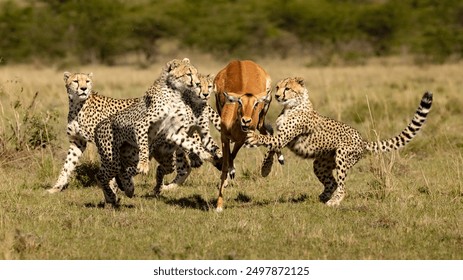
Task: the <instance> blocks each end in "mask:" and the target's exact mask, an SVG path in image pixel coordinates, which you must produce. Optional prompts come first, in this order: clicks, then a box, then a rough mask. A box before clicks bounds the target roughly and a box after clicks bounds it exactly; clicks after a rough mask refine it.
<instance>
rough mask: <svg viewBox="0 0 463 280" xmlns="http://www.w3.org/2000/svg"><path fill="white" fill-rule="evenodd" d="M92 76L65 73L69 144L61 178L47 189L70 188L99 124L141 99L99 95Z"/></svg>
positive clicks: (52, 191)
mask: <svg viewBox="0 0 463 280" xmlns="http://www.w3.org/2000/svg"><path fill="white" fill-rule="evenodd" d="M92 77H93V74H92V73H89V74H86V73H70V72H64V83H65V86H66V92H67V95H68V100H69V113H68V125H67V131H66V132H67V135H68V138H69V143H70V145H69V150H68V153H67V157H66V160H65V162H64V166H63V168H62V169H61V172H60V175H59V177H58V180H57V182H56V183H55V185H54V186H53V187H52V188H50V189H48V192H49V193H56V192H60V191H62V190H64V189H65V188H66V187H67V185H68V183H69V178H70V176H71V174H72V172H73V171H74V169H75V167H76V165H77V164H78V163H79V159H80V157H81V155H82V154H83V153H84V151H85V150H86V148H87V143H89V142H90V143H92V142H93V137H94V131H95V127H96V125H97V124H98V123H99V122H101V121H102V120H103V119H106V118H108V117H109V116H111V115H112V114H114V113H115V112H118V111H121V110H123V109H124V108H127V107H128V106H130V105H131V104H133V103H136V102H138V101H139V99H138V98H132V99H115V98H111V97H107V96H103V95H99V94H97V93H96V92H94V91H92V87H93V82H92Z"/></svg>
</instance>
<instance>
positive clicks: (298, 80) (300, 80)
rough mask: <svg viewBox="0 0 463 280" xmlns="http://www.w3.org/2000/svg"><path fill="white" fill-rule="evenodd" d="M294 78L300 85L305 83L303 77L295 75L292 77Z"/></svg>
mask: <svg viewBox="0 0 463 280" xmlns="http://www.w3.org/2000/svg"><path fill="white" fill-rule="evenodd" d="M294 79H295V80H296V82H297V83H298V84H300V85H301V86H305V84H304V79H303V78H301V77H296V78H294Z"/></svg>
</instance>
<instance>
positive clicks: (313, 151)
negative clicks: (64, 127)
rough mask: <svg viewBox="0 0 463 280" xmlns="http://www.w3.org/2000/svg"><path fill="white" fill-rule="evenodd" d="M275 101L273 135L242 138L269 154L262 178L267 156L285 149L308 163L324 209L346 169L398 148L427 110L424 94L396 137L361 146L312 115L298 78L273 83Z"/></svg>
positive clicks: (348, 130) (338, 191)
mask: <svg viewBox="0 0 463 280" xmlns="http://www.w3.org/2000/svg"><path fill="white" fill-rule="evenodd" d="M275 99H276V100H277V101H278V102H279V103H280V104H282V105H283V110H282V112H281V114H280V115H279V117H278V118H277V120H276V131H277V132H276V134H275V136H271V135H258V134H255V133H253V132H250V133H248V135H247V142H248V143H250V144H254V145H265V146H266V147H267V148H268V149H269V151H268V152H267V155H266V158H265V159H264V163H263V166H262V173H265V174H268V172H269V170H266V169H269V168H271V164H269V162H271V161H272V160H271V157H273V153H274V152H275V151H279V150H281V149H282V148H284V147H286V146H287V147H288V148H289V149H290V150H291V151H292V152H294V153H295V154H296V155H298V156H300V157H302V158H310V159H314V162H313V169H314V173H315V175H316V176H317V178H318V179H319V181H320V182H321V183H322V184H323V185H324V191H323V192H322V193H321V194H320V195H319V199H320V201H321V202H323V203H326V205H328V206H337V205H339V204H340V202H341V201H342V200H343V198H344V196H345V194H346V191H345V187H344V182H345V179H346V174H347V171H348V170H349V169H350V168H351V167H353V166H354V165H355V164H356V163H357V162H358V161H359V160H360V159H361V158H362V157H363V156H364V155H365V154H366V153H367V152H374V153H380V152H388V151H391V150H397V149H399V148H402V147H404V146H405V145H406V144H407V143H409V142H410V141H411V140H412V139H413V138H414V137H415V136H416V134H417V133H418V132H419V130H420V129H421V127H422V126H423V124H424V122H425V121H426V117H427V115H428V113H429V111H430V109H431V105H432V93H430V92H426V93H424V95H423V97H422V99H421V102H420V105H419V107H418V109H417V111H416V113H415V115H414V116H413V119H412V121H411V123H410V124H409V125H408V126H407V127H406V128H405V129H404V130H403V131H402V132H401V133H400V134H399V135H397V136H395V137H392V138H389V139H387V140H381V141H367V140H364V139H363V138H362V136H361V135H360V133H359V132H358V131H357V130H356V129H354V128H352V127H350V126H349V125H347V124H344V123H341V122H339V121H336V120H333V119H330V118H328V117H325V116H322V115H320V114H319V113H318V112H316V111H315V110H314V109H313V107H312V103H311V102H310V100H309V94H308V90H307V88H306V87H305V84H304V80H303V79H302V78H299V77H295V78H286V79H283V80H281V81H280V82H278V83H277V85H276V92H275ZM269 157H270V159H269ZM334 170H335V171H336V172H335V174H336V175H334V174H333V171H334Z"/></svg>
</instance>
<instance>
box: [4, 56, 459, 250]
mask: <svg viewBox="0 0 463 280" xmlns="http://www.w3.org/2000/svg"><path fill="white" fill-rule="evenodd" d="M190 58H191V59H192V62H193V63H194V64H195V65H196V66H197V67H198V69H199V70H200V71H201V72H204V73H216V72H217V71H218V70H220V69H221V68H222V67H223V66H224V65H225V63H219V62H213V61H212V60H210V59H208V58H207V57H206V58H205V57H190ZM258 62H259V63H260V64H261V65H262V66H264V68H265V69H267V71H268V72H269V73H270V75H271V76H272V78H273V80H274V82H276V81H278V80H279V79H281V78H284V77H288V76H301V77H303V78H305V80H306V84H307V85H308V87H309V89H310V92H311V99H312V102H313V104H314V107H315V108H316V109H317V110H318V111H319V112H321V113H322V114H325V115H328V116H331V117H333V118H336V119H339V120H342V121H344V122H347V123H349V124H351V125H352V126H354V127H355V128H357V129H359V130H360V131H361V132H362V134H363V135H364V136H365V137H367V138H369V139H375V137H377V135H379V137H381V138H386V137H390V136H393V135H395V134H396V133H398V132H400V131H401V130H402V129H403V128H404V127H405V126H406V125H407V124H408V122H409V121H410V120H411V117H412V116H413V113H414V112H415V109H416V108H417V106H418V104H419V100H420V98H421V96H422V94H423V92H424V91H425V90H430V91H432V92H434V104H433V108H432V110H431V113H430V114H429V118H428V121H427V123H426V124H425V126H424V129H423V131H422V132H420V134H419V135H418V136H417V138H416V139H414V140H413V141H412V142H411V143H410V144H409V145H408V146H407V147H406V148H405V149H403V150H401V151H400V152H396V153H391V154H386V155H381V156H377V155H369V156H367V157H366V158H365V159H363V160H361V161H360V162H359V163H358V164H357V165H356V166H355V167H354V168H353V169H352V170H351V171H350V173H349V176H348V179H347V184H346V186H347V191H348V195H347V197H346V198H345V200H344V201H343V202H342V204H341V206H340V207H337V208H329V207H326V206H325V205H323V204H321V203H320V202H318V194H319V193H321V191H322V186H321V184H320V183H319V182H318V181H317V179H316V178H315V176H314V174H313V171H312V162H311V161H309V160H303V159H299V158H296V157H295V156H294V155H292V154H291V153H290V152H289V151H287V150H285V156H286V164H285V165H284V166H279V165H278V164H276V165H275V166H274V169H273V171H272V173H271V174H270V175H269V176H268V177H267V178H262V177H261V176H260V175H259V166H260V163H261V160H262V158H263V154H264V152H265V150H264V149H263V148H262V149H261V148H259V149H243V150H242V151H241V152H240V154H239V155H238V158H237V161H236V165H237V178H236V179H235V181H234V183H233V184H232V185H231V186H229V187H227V189H226V192H225V198H226V201H225V210H224V212H223V213H220V214H218V213H216V212H215V211H213V209H214V203H215V199H216V195H217V185H218V183H219V172H218V171H217V170H215V169H214V168H213V167H212V166H211V165H210V164H205V165H204V166H203V167H201V168H199V169H196V170H194V171H193V173H192V174H191V176H190V177H189V179H188V180H187V182H186V184H185V185H184V186H183V187H180V188H178V189H175V190H170V191H165V192H164V193H163V195H162V197H160V198H156V199H155V198H152V197H149V196H147V194H148V193H149V192H150V191H151V190H152V187H153V185H154V181H155V179H154V170H155V167H156V163H154V162H153V163H152V166H151V170H150V173H149V174H148V175H146V176H138V177H137V178H136V183H137V185H136V196H135V197H134V198H132V199H130V198H127V197H124V196H122V200H121V202H122V207H121V208H120V209H118V210H113V209H108V208H101V207H100V206H99V205H100V204H99V203H100V202H101V201H102V199H103V194H102V192H101V190H100V189H99V188H98V187H97V186H96V184H95V182H94V177H93V176H94V173H95V170H97V168H98V165H97V161H98V156H97V154H96V152H95V149H94V147H93V146H91V147H90V148H89V150H88V151H87V152H86V154H85V155H84V157H83V160H82V164H81V165H80V166H79V168H78V170H77V174H76V176H74V178H73V180H72V182H71V184H70V186H69V188H68V189H67V190H66V191H64V192H62V193H59V194H55V195H49V194H47V193H46V192H45V189H46V188H48V187H50V186H52V185H53V184H54V183H55V180H56V179H57V177H58V174H59V171H60V168H61V166H62V164H63V162H64V158H65V156H66V152H67V148H68V146H67V145H68V144H67V139H66V134H65V126H66V115H67V106H68V103H67V102H68V101H67V96H66V93H65V90H64V82H63V80H62V72H63V71H64V70H69V71H88V72H90V71H91V72H93V73H94V88H95V90H97V91H99V92H100V94H105V95H109V96H113V97H134V96H140V95H142V94H143V92H144V91H145V90H146V89H147V88H148V86H149V85H150V84H151V83H152V81H153V80H154V79H155V78H156V77H157V75H158V74H159V71H160V65H153V66H152V67H150V68H147V69H139V68H132V67H128V66H127V67H122V66H121V67H111V68H108V67H102V66H86V67H84V68H83V69H81V68H75V69H59V70H57V69H55V68H37V67H31V66H8V67H3V68H0V178H2V180H1V183H0V185H1V186H0V258H3V259H463V227H462V224H463V218H462V217H463V185H462V176H463V175H462V174H463V156H462V152H463V137H462V136H463V132H462V131H463V122H462V110H463V109H462V108H463V99H462V98H461V90H460V89H461V88H462V86H463V77H462V75H461V69H462V68H461V67H462V66H463V65H462V64H453V65H438V66H410V65H407V64H401V63H395V62H391V61H387V62H372V63H370V64H368V65H364V66H358V67H339V68H330V67H325V68H307V67H304V65H303V64H302V62H298V61H289V60H288V61H273V60H270V59H268V60H262V61H258ZM37 92H38V95H37V99H36V100H35V102H34V103H33V104H32V100H33V97H34V95H35V94H36V93H37ZM280 109H281V108H280V107H279V106H278V105H277V104H276V103H274V104H272V105H271V111H270V114H269V116H268V119H269V120H270V121H271V122H273V121H274V120H275V118H276V116H277V115H278V113H279V111H280ZM25 116H27V118H26V119H25ZM34 117H35V118H36V119H37V120H36V122H32V124H31V120H33V119H34ZM37 127H40V128H43V129H42V130H40V131H42V132H43V131H45V132H46V133H42V134H40V133H39V134H40V135H35V134H34V133H35V132H34V131H35V130H34V128H37ZM31 135H32V136H34V137H32V136H31ZM214 135H215V136H217V135H218V134H217V133H215V134H214ZM47 137H48V138H49V139H51V140H52V141H51V142H50V144H44V145H39V147H37V148H34V145H33V144H34V143H35V142H34V141H31V140H30V139H31V138H32V139H36V140H37V138H39V139H43V138H47ZM217 139H218V138H217Z"/></svg>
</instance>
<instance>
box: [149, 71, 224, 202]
mask: <svg viewBox="0 0 463 280" xmlns="http://www.w3.org/2000/svg"><path fill="white" fill-rule="evenodd" d="M198 76H199V80H200V91H199V93H198V97H199V99H200V100H202V102H201V101H199V100H197V101H193V100H191V99H195V98H197V97H195V96H193V97H191V96H190V95H189V94H182V99H183V100H184V102H185V103H187V104H189V106H190V107H191V109H192V111H193V114H194V116H195V118H197V124H198V127H199V131H194V132H193V137H195V138H196V139H197V141H202V143H203V146H204V147H205V149H206V151H209V152H210V153H212V154H213V155H214V156H215V158H216V160H215V161H214V166H215V167H216V168H218V169H219V170H221V168H222V167H221V160H220V159H221V157H222V152H221V150H220V148H219V146H218V145H217V143H216V142H215V141H214V139H213V138H212V137H211V134H210V129H209V122H212V124H213V125H214V127H215V128H216V129H217V130H218V131H220V116H219V114H218V113H217V112H216V111H215V110H214V109H213V108H212V107H211V106H210V105H209V104H207V101H208V100H209V98H210V96H211V94H212V89H213V82H214V77H213V76H211V75H207V76H205V75H201V74H199V75H198ZM152 150H157V151H158V152H155V153H153V152H151V151H152ZM150 154H152V155H153V156H154V158H155V159H156V161H157V162H158V163H159V165H158V167H157V169H156V186H155V188H154V194H159V192H160V190H161V189H171V188H175V187H177V186H178V185H180V184H182V183H183V182H185V180H186V179H187V177H188V176H189V174H190V172H191V168H192V167H194V168H197V167H200V166H201V165H202V160H201V159H200V158H199V157H198V156H197V155H196V154H194V153H189V152H188V151H186V150H184V149H182V148H180V147H178V146H177V145H175V143H172V142H169V141H167V140H166V135H165V134H164V133H161V134H158V135H157V136H156V138H155V140H154V141H152V143H150ZM174 165H175V167H176V172H177V175H176V177H175V179H174V180H173V181H172V182H171V183H169V184H167V185H163V178H164V176H165V175H167V174H169V173H171V172H172V171H173V170H174Z"/></svg>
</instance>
